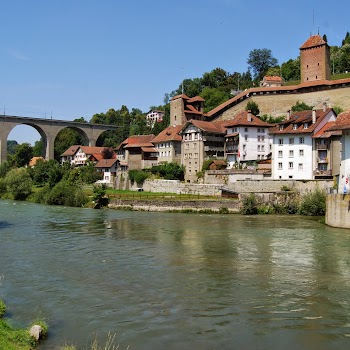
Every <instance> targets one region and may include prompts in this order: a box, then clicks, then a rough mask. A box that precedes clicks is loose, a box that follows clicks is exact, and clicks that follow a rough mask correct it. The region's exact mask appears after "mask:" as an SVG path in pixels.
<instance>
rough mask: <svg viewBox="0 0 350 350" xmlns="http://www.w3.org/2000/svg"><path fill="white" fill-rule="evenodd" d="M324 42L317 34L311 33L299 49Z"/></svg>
mask: <svg viewBox="0 0 350 350" xmlns="http://www.w3.org/2000/svg"><path fill="white" fill-rule="evenodd" d="M324 44H326V42H325V41H324V40H323V39H322V38H321V37H320V36H319V35H312V36H310V38H309V39H307V40H306V41H305V43H304V44H303V45H302V46H301V47H300V49H301V50H302V49H308V48H310V47H315V46H320V45H324Z"/></svg>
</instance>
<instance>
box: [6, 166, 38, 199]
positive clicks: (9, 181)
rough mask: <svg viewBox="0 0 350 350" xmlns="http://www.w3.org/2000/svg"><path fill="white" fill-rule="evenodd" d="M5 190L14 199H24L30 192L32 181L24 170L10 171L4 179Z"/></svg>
mask: <svg viewBox="0 0 350 350" xmlns="http://www.w3.org/2000/svg"><path fill="white" fill-rule="evenodd" d="M5 183H6V189H7V192H9V193H10V194H11V195H12V196H13V198H14V199H22V200H24V199H26V198H27V197H28V196H29V195H30V193H31V192H32V185H33V181H32V179H31V177H30V175H29V173H28V172H27V170H26V169H24V168H19V169H17V168H16V169H12V170H10V171H9V172H8V173H7V175H6V177H5Z"/></svg>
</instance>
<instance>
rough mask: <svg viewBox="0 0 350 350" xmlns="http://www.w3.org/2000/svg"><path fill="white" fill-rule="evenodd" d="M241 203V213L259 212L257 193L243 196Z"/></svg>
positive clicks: (252, 213) (251, 213)
mask: <svg viewBox="0 0 350 350" xmlns="http://www.w3.org/2000/svg"><path fill="white" fill-rule="evenodd" d="M241 205H242V206H241V213H242V214H244V215H254V214H257V213H258V198H257V196H256V195H255V193H250V194H249V195H245V196H243V198H242V204H241Z"/></svg>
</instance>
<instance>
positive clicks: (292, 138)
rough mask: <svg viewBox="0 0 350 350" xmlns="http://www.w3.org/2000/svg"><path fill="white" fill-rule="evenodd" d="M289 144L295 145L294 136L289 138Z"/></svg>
mask: <svg viewBox="0 0 350 350" xmlns="http://www.w3.org/2000/svg"><path fill="white" fill-rule="evenodd" d="M289 144H290V145H294V137H290V138H289Z"/></svg>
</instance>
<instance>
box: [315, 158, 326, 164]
mask: <svg viewBox="0 0 350 350" xmlns="http://www.w3.org/2000/svg"><path fill="white" fill-rule="evenodd" d="M317 163H323V164H324V163H328V158H327V157H326V158H317Z"/></svg>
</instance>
